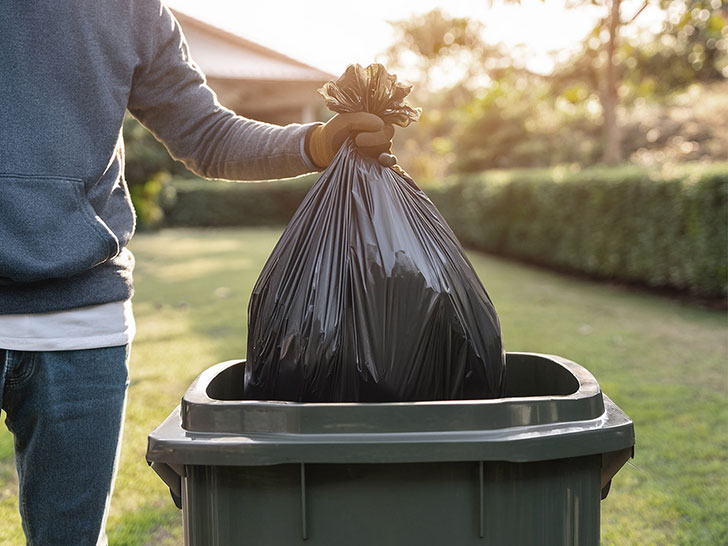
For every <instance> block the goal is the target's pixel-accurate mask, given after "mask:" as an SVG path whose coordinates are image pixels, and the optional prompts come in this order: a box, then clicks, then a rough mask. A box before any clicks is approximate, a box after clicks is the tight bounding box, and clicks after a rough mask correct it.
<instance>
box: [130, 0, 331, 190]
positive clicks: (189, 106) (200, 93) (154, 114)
mask: <svg viewBox="0 0 728 546" xmlns="http://www.w3.org/2000/svg"><path fill="white" fill-rule="evenodd" d="M134 17H135V21H136V29H137V31H136V40H135V43H136V44H137V50H138V53H139V65H138V66H137V68H136V70H135V72H134V76H133V81H132V89H131V96H130V98H129V103H128V109H129V111H130V112H131V113H132V115H134V117H136V118H137V119H138V120H139V121H140V122H141V123H142V124H143V125H144V126H145V127H147V128H148V129H149V130H150V131H151V132H152V133H153V134H154V135H155V136H156V137H157V138H158V139H159V140H160V141H162V142H163V143H164V145H165V146H166V147H167V149H168V150H169V152H170V154H171V155H172V157H174V158H175V159H179V160H180V161H182V162H183V163H184V164H185V165H186V166H187V168H189V169H190V170H192V171H193V172H195V173H197V174H199V175H200V176H203V177H207V178H225V179H229V180H263V179H270V178H286V177H291V176H297V175H300V174H303V173H306V172H311V171H315V170H318V167H317V166H316V165H314V164H313V163H312V162H311V161H310V159H309V158H308V157H307V156H306V154H305V153H304V142H305V137H306V134H307V132H308V131H309V130H311V129H312V128H313V127H314V126H315V125H313V124H309V125H298V124H292V125H288V126H285V127H280V126H277V125H271V124H268V123H262V122H259V121H253V120H250V119H246V118H243V117H241V116H237V115H235V114H234V113H233V112H232V111H230V110H228V109H227V108H225V107H223V106H222V105H221V104H220V103H219V102H218V101H217V98H216V96H215V94H214V92H213V91H212V90H211V89H210V88H209V87H208V86H207V84H206V83H205V77H204V75H203V74H202V72H201V71H200V69H199V68H198V67H197V66H196V65H195V64H194V62H193V61H192V59H191V58H190V54H189V49H188V46H187V43H186V41H185V39H184V36H183V34H182V31H181V29H180V26H179V23H178V22H177V20H176V19H175V18H174V17H173V15H172V14H171V13H170V11H169V9H167V7H166V6H163V5H161V4H159V3H158V2H157V1H141V0H137V1H136V2H135V9H134Z"/></svg>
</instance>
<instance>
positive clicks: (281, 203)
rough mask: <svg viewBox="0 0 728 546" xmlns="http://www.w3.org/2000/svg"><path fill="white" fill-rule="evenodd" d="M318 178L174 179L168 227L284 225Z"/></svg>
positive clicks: (167, 221) (166, 222)
mask: <svg viewBox="0 0 728 546" xmlns="http://www.w3.org/2000/svg"><path fill="white" fill-rule="evenodd" d="M317 178H318V175H307V176H302V177H300V178H294V179H291V180H277V181H272V182H224V181H221V180H201V179H199V178H198V179H188V180H185V179H174V181H173V183H172V185H173V187H174V189H175V193H176V198H175V201H174V203H173V204H172V205H171V206H169V207H168V208H167V209H166V211H165V224H166V225H168V226H196V227H224V226H271V225H285V224H286V223H288V221H289V220H290V219H291V216H293V213H294V212H295V211H296V209H297V208H298V205H299V204H300V203H301V201H302V200H303V197H304V195H306V192H308V190H309V189H310V188H311V186H312V185H313V183H314V182H315V181H316V179H317Z"/></svg>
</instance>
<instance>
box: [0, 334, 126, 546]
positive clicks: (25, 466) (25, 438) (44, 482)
mask: <svg viewBox="0 0 728 546" xmlns="http://www.w3.org/2000/svg"><path fill="white" fill-rule="evenodd" d="M128 358H129V347H128V346H121V347H108V348H103V349H85V350H79V351H47V352H42V351H38V352H35V351H11V350H3V349H0V402H1V406H2V409H3V410H5V411H6V412H7V417H6V424H7V427H8V429H9V430H10V432H12V433H13V435H14V439H15V461H16V465H17V469H18V479H19V484H20V499H19V505H20V514H21V516H22V520H23V530H24V531H25V536H26V539H27V541H28V544H30V545H35V546H55V545H58V546H69V545H73V546H82V545H88V546H96V545H97V544H106V533H105V530H104V528H105V524H106V514H107V513H108V508H109V500H110V498H111V490H112V487H113V481H114V476H115V474H116V464H117V460H118V452H119V446H120V444H121V428H122V423H123V419H124V407H125V402H126V391H127V386H128V384H129V373H128Z"/></svg>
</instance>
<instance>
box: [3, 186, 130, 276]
mask: <svg viewBox="0 0 728 546" xmlns="http://www.w3.org/2000/svg"><path fill="white" fill-rule="evenodd" d="M119 250H120V249H119V241H118V239H117V238H116V236H115V235H114V234H113V233H112V231H111V230H110V229H109V227H108V226H107V225H106V224H105V223H104V222H103V220H101V218H99V217H98V215H97V214H96V212H95V211H94V210H93V208H92V207H91V205H90V204H89V202H88V200H87V199H86V193H85V189H84V185H83V182H82V181H81V180H78V179H69V178H57V177H42V176H23V175H0V281H5V282H8V281H14V282H32V281H38V280H42V279H51V278H60V277H71V276H73V275H77V274H78V273H81V272H83V271H86V270H88V269H91V268H92V267H94V266H96V265H99V264H101V263H103V262H105V261H107V260H109V259H111V258H113V257H114V256H116V255H117V254H118V253H119Z"/></svg>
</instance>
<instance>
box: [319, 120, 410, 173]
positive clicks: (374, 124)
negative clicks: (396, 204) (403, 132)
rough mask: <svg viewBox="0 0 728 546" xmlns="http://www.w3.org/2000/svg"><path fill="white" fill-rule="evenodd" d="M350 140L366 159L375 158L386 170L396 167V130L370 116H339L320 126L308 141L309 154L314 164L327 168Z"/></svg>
mask: <svg viewBox="0 0 728 546" xmlns="http://www.w3.org/2000/svg"><path fill="white" fill-rule="evenodd" d="M349 136H354V143H355V144H356V147H357V149H358V150H359V152H361V153H362V154H363V155H366V156H369V157H375V158H377V159H378V160H379V162H380V163H381V164H382V165H384V166H385V167H391V166H392V165H394V164H395V163H397V158H396V157H394V156H393V155H392V153H391V151H392V137H393V136H394V127H392V125H390V124H387V123H384V121H382V119H381V118H380V117H378V116H375V115H374V114H369V113H367V112H352V113H344V114H336V115H335V116H334V117H333V118H331V119H330V120H329V121H327V122H326V123H325V124H323V125H318V126H316V127H314V129H313V130H311V131H310V132H309V133H308V135H307V137H306V152H307V153H308V156H309V157H310V158H311V161H313V162H314V164H316V166H318V167H320V168H322V169H323V168H326V167H328V166H329V164H330V163H331V161H332V160H333V159H334V156H335V155H336V152H338V151H339V148H341V145H342V144H343V143H344V141H345V140H346V139H347V137H349Z"/></svg>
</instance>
